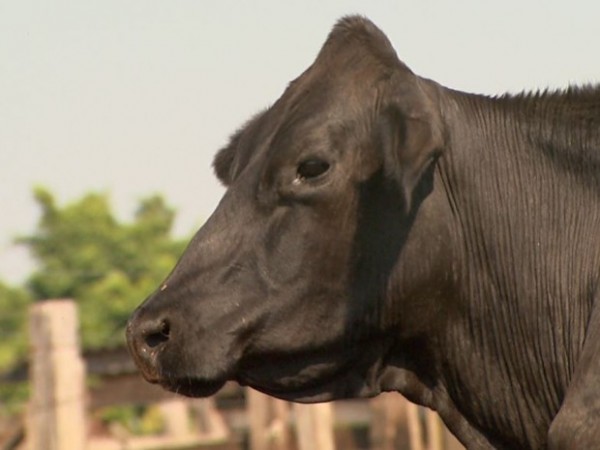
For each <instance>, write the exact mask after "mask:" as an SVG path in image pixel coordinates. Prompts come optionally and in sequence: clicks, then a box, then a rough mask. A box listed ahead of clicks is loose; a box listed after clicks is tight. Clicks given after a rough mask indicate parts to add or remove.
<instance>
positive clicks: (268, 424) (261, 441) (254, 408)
mask: <svg viewBox="0 0 600 450" xmlns="http://www.w3.org/2000/svg"><path fill="white" fill-rule="evenodd" d="M246 399H247V402H248V408H247V413H248V422H249V429H250V449H251V450H287V449H288V448H289V444H290V438H289V433H288V416H289V406H288V404H287V402H284V401H283V400H278V399H276V398H273V397H269V396H267V395H265V394H262V393H260V392H258V391H256V390H254V389H246Z"/></svg>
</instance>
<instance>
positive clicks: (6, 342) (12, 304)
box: [0, 282, 31, 372]
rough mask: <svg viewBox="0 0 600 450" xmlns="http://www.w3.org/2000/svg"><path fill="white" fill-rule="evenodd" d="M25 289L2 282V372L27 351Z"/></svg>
mask: <svg viewBox="0 0 600 450" xmlns="http://www.w3.org/2000/svg"><path fill="white" fill-rule="evenodd" d="M30 302H31V298H30V296H29V295H28V294H27V292H26V291H25V290H24V289H21V288H16V287H10V286H7V285H6V284H4V283H2V282H0V311H2V313H1V314H0V372H5V371H7V370H8V369H9V368H10V367H11V366H13V365H14V363H15V362H17V361H18V360H19V359H20V358H22V357H23V355H25V352H26V351H27V330H26V327H27V320H26V317H27V307H28V306H29V304H30Z"/></svg>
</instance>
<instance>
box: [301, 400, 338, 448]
mask: <svg viewBox="0 0 600 450" xmlns="http://www.w3.org/2000/svg"><path fill="white" fill-rule="evenodd" d="M294 413H295V414H296V432H297V434H298V449H299V450H315V449H319V450H334V449H335V441H334V435H333V407H332V405H331V403H316V404H314V405H301V404H294Z"/></svg>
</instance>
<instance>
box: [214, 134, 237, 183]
mask: <svg viewBox="0 0 600 450" xmlns="http://www.w3.org/2000/svg"><path fill="white" fill-rule="evenodd" d="M240 135H241V130H240V131H238V132H237V133H236V134H234V135H233V136H231V138H230V139H229V144H227V146H225V147H223V148H222V149H221V150H219V152H218V153H217V155H216V156H215V159H214V160H213V169H214V170H215V175H217V178H218V179H219V180H220V181H221V183H223V184H224V185H225V186H229V185H230V184H231V182H232V181H233V178H234V177H235V169H234V168H235V165H236V164H235V156H236V153H237V149H238V146H239V143H240Z"/></svg>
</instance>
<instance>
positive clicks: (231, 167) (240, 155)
mask: <svg viewBox="0 0 600 450" xmlns="http://www.w3.org/2000/svg"><path fill="white" fill-rule="evenodd" d="M265 114H266V110H265V111H261V112H260V113H258V114H256V115H255V116H254V117H252V119H250V120H249V121H248V122H246V123H245V124H244V125H243V126H242V127H241V128H240V129H238V130H237V131H236V132H235V133H234V134H233V135H232V136H231V137H230V138H229V143H228V144H227V145H226V146H225V147H223V148H222V149H221V150H219V152H218V153H217V155H216V156H215V159H214V160H213V168H214V170H215V174H216V175H217V178H218V179H219V180H220V181H221V183H223V184H224V185H225V186H229V185H230V184H231V183H233V180H235V178H236V177H237V176H238V175H239V173H240V172H241V171H242V169H243V168H244V167H245V166H246V164H247V163H248V161H249V160H250V157H251V155H252V152H253V150H254V147H255V146H256V145H257V138H258V136H257V134H258V129H259V125H260V119H262V118H263V116H265Z"/></svg>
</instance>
